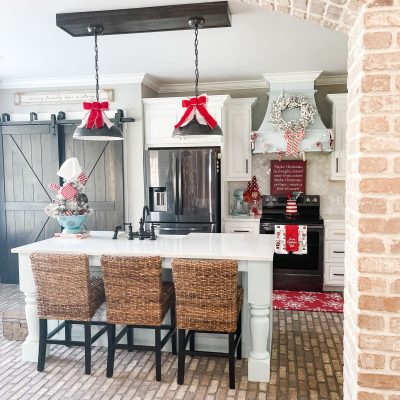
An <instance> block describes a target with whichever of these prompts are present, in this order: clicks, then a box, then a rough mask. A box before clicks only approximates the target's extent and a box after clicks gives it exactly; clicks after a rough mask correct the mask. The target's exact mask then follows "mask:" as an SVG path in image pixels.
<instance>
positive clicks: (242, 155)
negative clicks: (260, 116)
mask: <svg viewBox="0 0 400 400" xmlns="http://www.w3.org/2000/svg"><path fill="white" fill-rule="evenodd" d="M256 101H257V99H256V98H247V99H232V100H231V101H230V102H229V103H228V104H227V105H226V127H227V129H226V138H225V145H226V154H225V157H226V158H225V159H226V160H227V169H226V180H227V181H250V180H251V173H252V172H251V143H250V135H251V112H252V107H253V105H254V104H255V103H256Z"/></svg>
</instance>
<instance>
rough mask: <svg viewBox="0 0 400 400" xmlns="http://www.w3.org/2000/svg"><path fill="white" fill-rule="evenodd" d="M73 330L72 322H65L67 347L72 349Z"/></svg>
mask: <svg viewBox="0 0 400 400" xmlns="http://www.w3.org/2000/svg"><path fill="white" fill-rule="evenodd" d="M71 328H72V325H71V322H69V321H65V328H64V329H65V345H66V346H67V347H71V343H70V342H71Z"/></svg>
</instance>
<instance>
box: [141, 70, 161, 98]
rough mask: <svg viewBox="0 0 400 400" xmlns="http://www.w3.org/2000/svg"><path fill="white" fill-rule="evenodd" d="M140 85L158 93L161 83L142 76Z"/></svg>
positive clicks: (147, 76)
mask: <svg viewBox="0 0 400 400" xmlns="http://www.w3.org/2000/svg"><path fill="white" fill-rule="evenodd" d="M142 84H143V85H145V86H147V87H148V88H150V89H152V90H154V91H155V92H156V93H160V88H161V83H160V82H159V81H158V80H157V79H156V78H155V77H154V76H152V75H150V74H144V76H143V80H142Z"/></svg>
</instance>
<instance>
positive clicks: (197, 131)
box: [172, 17, 222, 137]
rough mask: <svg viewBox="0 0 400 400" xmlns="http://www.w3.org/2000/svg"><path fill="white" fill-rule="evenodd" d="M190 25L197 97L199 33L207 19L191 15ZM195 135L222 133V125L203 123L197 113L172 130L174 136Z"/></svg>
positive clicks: (196, 93) (197, 96)
mask: <svg viewBox="0 0 400 400" xmlns="http://www.w3.org/2000/svg"><path fill="white" fill-rule="evenodd" d="M188 22H189V26H190V27H191V28H194V55H195V62H194V64H195V72H194V73H195V85H194V91H195V96H196V97H195V99H196V100H197V99H198V98H199V51H198V44H199V41H198V35H199V28H201V27H203V26H204V24H205V20H204V18H203V17H190V18H189V21H188ZM193 135H220V136H221V135H222V130H221V128H220V126H219V125H218V124H217V125H215V126H214V128H211V127H210V126H209V125H207V124H205V125H203V124H201V123H199V122H198V120H197V118H196V115H195V116H194V117H193V119H192V120H191V121H190V122H189V123H188V124H186V125H184V126H181V127H179V128H175V129H174V131H173V132H172V136H173V137H178V136H193Z"/></svg>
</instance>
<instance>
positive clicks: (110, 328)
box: [106, 324, 115, 378]
mask: <svg viewBox="0 0 400 400" xmlns="http://www.w3.org/2000/svg"><path fill="white" fill-rule="evenodd" d="M107 337H108V353H107V373H106V376H107V378H111V377H112V376H113V373H114V359H115V325H113V324H107Z"/></svg>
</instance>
